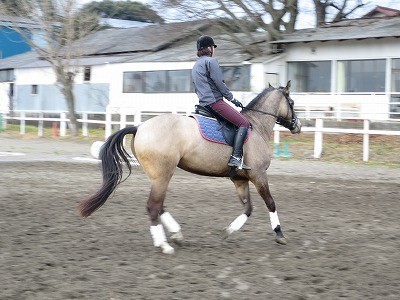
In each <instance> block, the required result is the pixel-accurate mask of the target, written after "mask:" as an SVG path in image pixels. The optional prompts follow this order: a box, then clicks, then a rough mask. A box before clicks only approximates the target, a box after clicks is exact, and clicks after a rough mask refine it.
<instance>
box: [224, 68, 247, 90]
mask: <svg viewBox="0 0 400 300" xmlns="http://www.w3.org/2000/svg"><path fill="white" fill-rule="evenodd" d="M221 70H222V73H223V74H224V80H225V83H226V85H227V86H228V88H229V89H230V90H231V91H250V66H249V65H247V66H229V67H228V66H224V67H221Z"/></svg>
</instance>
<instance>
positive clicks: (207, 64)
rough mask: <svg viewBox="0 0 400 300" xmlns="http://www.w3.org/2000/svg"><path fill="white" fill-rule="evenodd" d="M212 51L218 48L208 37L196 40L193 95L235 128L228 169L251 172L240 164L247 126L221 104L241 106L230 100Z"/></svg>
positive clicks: (248, 124) (232, 109)
mask: <svg viewBox="0 0 400 300" xmlns="http://www.w3.org/2000/svg"><path fill="white" fill-rule="evenodd" d="M215 48H217V45H215V43H214V40H213V39H212V38H211V37H209V36H207V35H203V36H201V37H200V38H199V39H198V40H197V56H198V57H199V58H198V60H197V61H196V63H195V65H194V66H193V69H192V78H193V83H194V87H195V92H196V94H197V96H198V97H199V104H200V105H201V106H204V107H206V108H207V109H208V110H211V111H212V112H214V113H215V114H216V115H219V116H220V117H222V118H223V119H225V120H227V121H229V122H230V123H233V124H234V125H236V126H237V127H238V129H237V131H236V135H235V139H234V142H233V152H232V155H231V157H230V159H229V162H228V166H230V167H236V168H238V169H247V170H250V169H251V168H250V167H249V166H247V165H245V164H244V162H243V144H244V141H245V139H246V135H247V131H248V129H249V127H250V123H249V121H247V119H246V118H245V117H244V116H243V115H242V114H241V113H239V112H238V111H237V110H235V109H234V108H233V107H232V106H230V105H229V104H228V103H227V102H225V101H224V100H223V98H226V99H227V100H228V101H230V102H232V103H233V104H234V105H236V106H237V107H239V106H240V107H243V105H242V103H240V102H239V101H238V100H236V99H235V98H233V95H232V93H231V92H230V90H229V89H228V87H227V86H226V84H225V81H224V78H223V74H222V71H221V68H220V66H219V64H218V61H217V59H215V58H213V56H214V54H215Z"/></svg>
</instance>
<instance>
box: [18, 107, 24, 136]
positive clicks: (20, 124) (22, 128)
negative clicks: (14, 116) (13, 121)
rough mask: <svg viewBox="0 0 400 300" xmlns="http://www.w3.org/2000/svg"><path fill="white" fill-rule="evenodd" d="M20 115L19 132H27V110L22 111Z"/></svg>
mask: <svg viewBox="0 0 400 300" xmlns="http://www.w3.org/2000/svg"><path fill="white" fill-rule="evenodd" d="M19 117H20V118H21V119H20V122H19V133H20V134H25V112H24V111H22V112H21V113H20V115H19Z"/></svg>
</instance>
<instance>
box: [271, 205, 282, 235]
mask: <svg viewBox="0 0 400 300" xmlns="http://www.w3.org/2000/svg"><path fill="white" fill-rule="evenodd" d="M269 218H270V220H271V227H272V230H274V229H275V228H276V226H278V225H281V224H280V223H279V218H278V212H277V211H276V210H275V212H270V213H269Z"/></svg>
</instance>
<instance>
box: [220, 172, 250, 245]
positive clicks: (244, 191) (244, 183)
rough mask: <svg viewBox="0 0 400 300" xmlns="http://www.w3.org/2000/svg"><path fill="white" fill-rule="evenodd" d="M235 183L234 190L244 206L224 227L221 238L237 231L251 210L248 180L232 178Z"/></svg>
mask: <svg viewBox="0 0 400 300" xmlns="http://www.w3.org/2000/svg"><path fill="white" fill-rule="evenodd" d="M232 181H233V183H234V184H235V187H236V191H237V193H238V196H239V199H240V201H241V203H242V204H243V206H244V211H243V213H242V214H241V215H240V216H238V217H237V218H236V219H235V220H234V221H233V222H232V223H231V224H230V225H229V226H228V227H226V228H225V229H224V231H223V233H222V237H223V238H225V239H226V238H227V237H229V236H230V235H231V234H232V233H234V232H235V231H238V230H239V229H240V228H242V227H243V225H244V224H245V223H246V221H247V219H248V218H249V217H250V215H251V212H252V210H253V206H252V204H251V200H250V190H249V181H248V180H232Z"/></svg>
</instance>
